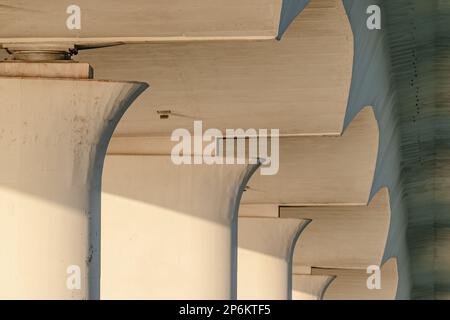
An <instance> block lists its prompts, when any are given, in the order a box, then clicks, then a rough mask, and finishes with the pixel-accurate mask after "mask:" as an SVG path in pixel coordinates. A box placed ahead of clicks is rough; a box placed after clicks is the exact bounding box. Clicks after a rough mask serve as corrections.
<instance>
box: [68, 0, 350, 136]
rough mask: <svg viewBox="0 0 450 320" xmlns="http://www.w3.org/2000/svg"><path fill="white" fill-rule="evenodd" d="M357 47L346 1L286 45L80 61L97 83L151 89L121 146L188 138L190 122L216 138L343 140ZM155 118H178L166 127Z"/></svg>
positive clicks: (96, 55) (304, 22)
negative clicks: (262, 135) (253, 135)
mask: <svg viewBox="0 0 450 320" xmlns="http://www.w3.org/2000/svg"><path fill="white" fill-rule="evenodd" d="M352 37H353V35H352V32H351V28H350V24H349V21H348V18H347V17H346V15H345V10H344V7H343V5H342V3H341V1H340V0H313V1H311V3H310V4H309V5H308V6H307V7H306V8H305V9H304V10H303V11H302V12H301V14H300V15H298V16H297V18H296V19H295V21H294V22H293V23H292V24H291V25H290V26H289V28H288V30H287V31H286V33H285V34H284V36H283V39H282V41H275V40H274V41H248V42H234V41H223V42H189V43H154V44H127V45H123V46H116V47H110V48H102V49H98V50H85V51H80V53H79V54H78V56H76V57H75V59H79V60H81V61H89V62H90V63H91V64H92V65H93V66H94V68H95V73H96V77H101V78H105V79H119V80H120V79H131V78H132V79H137V80H140V81H145V82H148V83H151V85H152V89H153V90H152V91H151V93H148V94H147V93H144V94H143V95H142V97H141V98H140V99H139V100H138V101H136V104H135V105H134V107H133V108H132V109H130V110H129V112H127V114H126V115H125V117H124V119H123V121H121V123H120V125H119V127H118V128H117V131H116V132H115V135H116V136H169V135H170V134H171V133H172V131H173V130H174V129H176V128H188V129H191V128H192V122H193V120H202V121H203V123H204V126H205V127H208V128H218V129H220V130H224V129H226V128H245V129H247V128H268V129H271V128H279V129H280V133H281V134H302V135H309V134H315V135H339V134H340V133H341V132H342V127H343V121H344V115H345V109H346V106H347V99H348V91H349V88H350V81H351V73H352V58H353V38H352ZM136 77H138V78H136ZM158 110H171V112H172V115H171V116H170V117H169V119H167V120H168V121H161V120H160V118H159V115H158V113H157V111H158ZM249 115H251V116H249Z"/></svg>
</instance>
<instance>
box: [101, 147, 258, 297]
mask: <svg viewBox="0 0 450 320" xmlns="http://www.w3.org/2000/svg"><path fill="white" fill-rule="evenodd" d="M254 170H255V168H254V167H253V166H248V165H211V166H208V165H180V166H177V165H175V164H173V163H172V161H171V158H170V156H116V155H109V156H107V158H106V161H105V169H104V174H103V196H102V282H101V289H102V298H103V299H230V298H236V254H237V253H236V250H237V242H236V223H237V220H236V219H237V208H238V205H239V200H240V196H241V194H242V191H243V186H245V184H246V182H247V180H248V178H249V176H250V175H251V174H252V172H254Z"/></svg>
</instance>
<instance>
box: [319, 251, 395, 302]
mask: <svg viewBox="0 0 450 320" xmlns="http://www.w3.org/2000/svg"><path fill="white" fill-rule="evenodd" d="M312 274H313V275H322V276H324V275H328V276H334V277H335V278H334V280H333V281H332V282H331V283H330V285H329V286H328V287H327V288H326V289H325V290H324V294H323V299H324V300H394V299H395V297H396V295H397V286H398V270H397V260H396V259H395V258H391V259H389V260H388V261H386V262H385V263H384V264H383V265H382V266H381V268H380V276H381V277H380V284H381V287H380V289H368V287H367V278H368V277H369V276H370V275H371V274H368V273H367V270H366V269H316V268H313V269H312Z"/></svg>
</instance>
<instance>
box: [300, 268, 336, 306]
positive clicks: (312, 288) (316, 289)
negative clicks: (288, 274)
mask: <svg viewBox="0 0 450 320" xmlns="http://www.w3.org/2000/svg"><path fill="white" fill-rule="evenodd" d="M334 279H335V277H334V276H326V275H325V276H322V275H312V274H293V275H292V300H322V299H323V295H324V293H325V291H326V290H327V288H328V286H329V285H330V284H331V282H332V281H333V280H334Z"/></svg>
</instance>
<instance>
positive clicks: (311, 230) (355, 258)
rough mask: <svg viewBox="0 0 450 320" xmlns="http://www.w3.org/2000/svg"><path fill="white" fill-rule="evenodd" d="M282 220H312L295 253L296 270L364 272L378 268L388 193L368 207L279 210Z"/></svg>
mask: <svg viewBox="0 0 450 320" xmlns="http://www.w3.org/2000/svg"><path fill="white" fill-rule="evenodd" d="M280 217H281V218H291V219H292V218H295V219H311V220H312V222H311V224H310V225H309V227H308V229H306V230H305V232H303V233H302V235H301V237H300V239H299V241H298V243H297V246H296V248H295V251H294V258H293V263H294V271H295V268H296V267H301V266H307V267H318V268H347V269H366V268H367V267H368V266H370V265H380V264H381V262H382V261H383V254H384V249H385V246H386V240H387V237H388V231H389V222H390V219H391V210H390V202H389V191H388V189H387V188H383V189H381V190H380V191H379V192H378V193H377V194H376V195H375V196H374V197H373V199H372V201H371V202H370V203H369V204H368V205H367V206H360V205H355V206H315V207H307V206H304V207H294V206H293V207H281V208H280Z"/></svg>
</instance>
